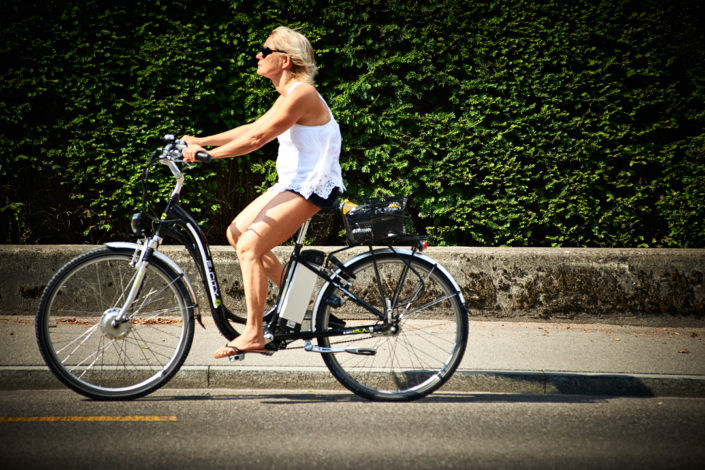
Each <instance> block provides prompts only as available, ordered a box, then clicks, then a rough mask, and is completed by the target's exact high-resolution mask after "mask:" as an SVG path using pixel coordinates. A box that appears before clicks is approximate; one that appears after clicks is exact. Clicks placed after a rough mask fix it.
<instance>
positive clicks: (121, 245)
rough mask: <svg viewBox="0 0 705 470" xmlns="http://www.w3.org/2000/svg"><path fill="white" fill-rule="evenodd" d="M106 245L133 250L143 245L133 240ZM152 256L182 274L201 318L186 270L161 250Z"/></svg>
mask: <svg viewBox="0 0 705 470" xmlns="http://www.w3.org/2000/svg"><path fill="white" fill-rule="evenodd" d="M105 246H106V247H107V248H109V249H111V250H116V251H117V250H131V251H133V252H134V251H137V250H141V249H142V246H141V245H138V244H137V243H133V242H109V243H106V244H105ZM152 256H154V257H155V258H157V259H158V260H159V261H161V262H162V263H164V264H166V265H167V266H169V267H170V268H171V269H172V270H173V271H174V272H175V273H176V274H178V275H179V276H181V278H182V279H183V281H184V285H185V286H186V289H187V290H188V293H189V295H190V296H191V304H192V305H193V313H194V315H195V316H196V318H200V313H199V310H198V298H197V297H196V291H195V290H194V289H193V286H192V285H191V281H190V280H189V278H188V276H187V275H186V273H185V272H184V270H183V269H181V266H179V265H178V264H176V262H175V261H174V260H173V259H171V258H169V257H168V256H166V255H165V254H164V253H161V252H159V251H154V252H153V254H152Z"/></svg>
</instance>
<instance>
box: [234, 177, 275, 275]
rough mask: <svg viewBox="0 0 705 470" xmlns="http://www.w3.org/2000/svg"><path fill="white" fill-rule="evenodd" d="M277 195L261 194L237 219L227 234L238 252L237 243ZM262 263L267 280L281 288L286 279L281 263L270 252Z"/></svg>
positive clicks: (272, 193)
mask: <svg viewBox="0 0 705 470" xmlns="http://www.w3.org/2000/svg"><path fill="white" fill-rule="evenodd" d="M277 194H279V193H277V192H276V191H267V192H266V193H264V194H261V195H260V196H259V197H257V198H256V199H255V200H254V201H252V202H251V203H250V204H249V205H248V206H247V207H245V208H244V209H243V210H242V212H240V213H239V214H238V215H237V217H235V219H234V220H233V221H232V223H231V224H230V226H229V227H228V230H227V231H226V233H225V236H226V237H227V239H228V242H229V243H230V246H232V247H233V248H234V249H235V250H237V242H238V240H240V237H241V236H242V234H243V233H244V232H245V231H247V229H248V228H249V227H250V225H252V223H253V222H254V221H255V219H256V218H257V217H258V216H259V214H260V212H262V210H263V209H264V208H265V207H266V206H267V204H269V202H270V201H271V200H272V199H273V198H274V197H275V196H276V195H277ZM262 261H263V263H264V269H265V272H266V273H267V278H268V279H271V280H272V282H274V284H276V286H277V287H281V284H282V281H283V278H284V268H283V267H282V265H281V263H280V262H279V259H277V257H276V256H275V255H274V253H272V252H271V250H270V251H269V252H267V253H265V254H264V256H263V257H262Z"/></svg>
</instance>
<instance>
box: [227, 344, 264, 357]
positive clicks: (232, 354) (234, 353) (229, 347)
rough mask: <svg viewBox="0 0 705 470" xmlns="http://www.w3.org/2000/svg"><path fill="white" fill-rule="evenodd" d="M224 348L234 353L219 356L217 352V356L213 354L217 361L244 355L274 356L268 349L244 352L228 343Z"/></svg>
mask: <svg viewBox="0 0 705 470" xmlns="http://www.w3.org/2000/svg"><path fill="white" fill-rule="evenodd" d="M223 348H228V349H230V351H232V353H231V352H228V353H227V354H221V355H218V351H216V352H215V354H213V357H215V358H216V359H222V358H225V357H232V356H244V355H245V354H247V353H255V354H266V355H267V356H270V355H271V354H272V351H270V350H268V349H247V350H243V349H240V348H238V347H236V346H232V345H230V344H227V343H226V344H225V346H223ZM221 349H222V348H221Z"/></svg>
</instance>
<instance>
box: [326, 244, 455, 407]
mask: <svg viewBox="0 0 705 470" xmlns="http://www.w3.org/2000/svg"><path fill="white" fill-rule="evenodd" d="M377 265H378V269H379V272H380V278H381V279H382V281H383V285H384V289H385V292H386V293H387V295H388V296H389V297H392V293H393V292H394V290H393V285H394V283H393V282H392V280H394V279H398V278H399V276H400V274H401V270H402V269H403V266H404V265H403V264H402V263H401V262H400V261H399V258H397V257H389V258H382V259H378V260H377ZM413 268H414V269H413V270H410V272H409V274H408V276H407V278H406V281H405V283H404V287H403V289H402V290H401V294H400V295H399V296H398V299H397V301H396V303H395V305H392V307H393V312H394V315H395V316H397V317H398V318H399V323H398V331H396V332H394V331H383V332H380V333H372V334H370V335H361V336H355V337H354V338H353V339H349V338H348V337H342V338H331V339H327V338H326V339H322V340H321V343H322V344H323V345H326V346H330V347H346V346H352V347H360V348H372V349H375V350H376V351H377V353H376V354H375V355H374V356H357V355H351V354H349V353H335V354H327V355H325V356H324V360H325V361H326V363H327V364H328V365H329V367H330V368H331V370H332V371H334V374H335V375H336V377H337V378H338V379H339V380H340V381H341V382H342V383H343V384H344V385H345V386H346V387H348V388H350V389H351V390H353V391H354V392H356V393H359V394H361V395H363V396H366V397H368V398H376V399H385V398H388V399H397V398H399V399H403V398H413V397H418V396H422V395H425V394H427V393H430V392H431V391H433V390H435V389H436V388H437V387H438V386H440V385H441V384H442V382H443V381H444V380H445V379H446V378H447V377H448V376H449V375H450V374H451V373H452V372H453V371H454V370H455V368H456V367H457V365H458V363H459V362H460V359H461V358H462V354H463V352H464V350H465V338H466V336H467V323H466V317H465V312H464V308H463V306H462V304H461V302H460V300H459V299H458V297H457V292H456V291H455V290H454V289H453V288H452V286H451V285H449V284H448V283H447V282H445V281H444V279H445V276H444V275H442V274H440V273H438V272H437V271H435V270H434V268H433V267H432V266H427V265H426V264H422V263H418V262H415V263H413ZM353 269H354V270H355V276H356V280H355V281H354V285H353V287H352V291H353V292H354V293H355V294H356V295H358V296H360V297H362V298H363V299H364V300H365V301H367V302H369V303H370V304H372V305H374V306H376V307H377V308H380V309H381V303H382V302H381V300H380V299H379V298H377V294H376V292H378V289H377V287H376V276H375V275H374V266H373V264H372V263H361V264H360V265H358V266H357V269H355V268H354V267H353ZM421 285H423V286H424V287H423V288H422V289H420V288H419V287H420V286H421ZM382 310H383V309H382ZM323 315H324V316H323V319H322V322H323V324H324V326H327V323H331V322H333V321H334V320H332V319H335V321H337V320H342V321H344V322H345V326H346V327H356V326H363V325H364V326H367V325H369V324H370V322H371V321H372V316H371V314H369V312H367V311H366V310H364V309H363V308H361V307H359V306H357V305H356V304H354V303H353V302H352V301H347V302H345V303H344V304H343V305H342V306H341V307H339V308H331V307H330V306H326V307H325V311H324V312H323ZM331 315H333V317H331Z"/></svg>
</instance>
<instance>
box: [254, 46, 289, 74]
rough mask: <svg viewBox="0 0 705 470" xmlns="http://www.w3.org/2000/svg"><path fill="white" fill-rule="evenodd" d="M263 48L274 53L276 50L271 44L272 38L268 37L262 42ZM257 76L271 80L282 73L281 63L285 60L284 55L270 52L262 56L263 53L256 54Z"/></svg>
mask: <svg viewBox="0 0 705 470" xmlns="http://www.w3.org/2000/svg"><path fill="white" fill-rule="evenodd" d="M263 47H268V48H269V49H270V50H272V51H276V50H277V48H276V47H274V44H272V38H271V37H269V38H267V40H266V41H265V42H264V46H263ZM256 58H257V74H258V75H261V76H263V77H267V78H272V77H274V76H276V75H277V74H280V73H281V72H282V70H283V69H282V61H284V60H286V55H284V54H280V53H278V52H271V53H269V54H267V56H266V57H265V56H264V53H263V52H261V51H260V52H258V53H257V56H256Z"/></svg>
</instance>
